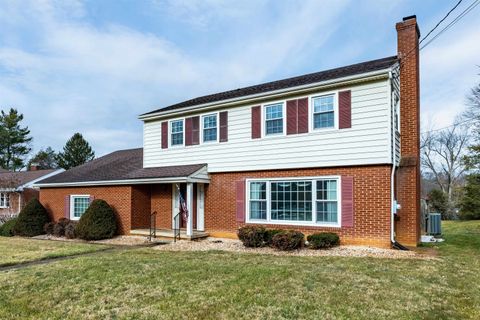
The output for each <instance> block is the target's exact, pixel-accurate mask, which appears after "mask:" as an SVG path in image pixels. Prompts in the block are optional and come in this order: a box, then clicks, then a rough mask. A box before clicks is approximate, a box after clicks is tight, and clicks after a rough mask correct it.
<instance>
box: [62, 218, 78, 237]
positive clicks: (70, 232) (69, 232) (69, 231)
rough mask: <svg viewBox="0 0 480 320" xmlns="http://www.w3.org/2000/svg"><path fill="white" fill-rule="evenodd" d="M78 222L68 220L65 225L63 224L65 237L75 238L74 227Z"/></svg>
mask: <svg viewBox="0 0 480 320" xmlns="http://www.w3.org/2000/svg"><path fill="white" fill-rule="evenodd" d="M77 224H78V222H76V221H70V222H69V223H68V224H67V225H66V226H65V238H67V239H75V238H76V235H77V234H76V231H75V229H76V228H77Z"/></svg>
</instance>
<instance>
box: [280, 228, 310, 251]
mask: <svg viewBox="0 0 480 320" xmlns="http://www.w3.org/2000/svg"><path fill="white" fill-rule="evenodd" d="M304 243H305V236H304V234H303V233H301V232H299V231H293V230H289V231H282V232H279V233H277V234H276V235H274V236H273V238H272V246H273V247H274V248H276V249H278V250H283V251H291V250H297V249H300V248H301V247H303V245H304Z"/></svg>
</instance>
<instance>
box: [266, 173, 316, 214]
mask: <svg viewBox="0 0 480 320" xmlns="http://www.w3.org/2000/svg"><path fill="white" fill-rule="evenodd" d="M270 193H271V196H270V197H271V202H272V203H271V213H272V217H271V219H272V220H289V221H312V202H311V198H312V195H311V193H312V182H311V181H290V182H272V183H271V190H270Z"/></svg>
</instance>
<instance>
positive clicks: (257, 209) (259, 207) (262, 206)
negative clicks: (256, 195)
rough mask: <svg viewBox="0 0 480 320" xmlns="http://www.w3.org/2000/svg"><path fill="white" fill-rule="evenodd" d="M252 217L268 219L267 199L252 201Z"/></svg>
mask: <svg viewBox="0 0 480 320" xmlns="http://www.w3.org/2000/svg"><path fill="white" fill-rule="evenodd" d="M250 219H262V220H266V219H267V202H266V201H256V200H254V201H250Z"/></svg>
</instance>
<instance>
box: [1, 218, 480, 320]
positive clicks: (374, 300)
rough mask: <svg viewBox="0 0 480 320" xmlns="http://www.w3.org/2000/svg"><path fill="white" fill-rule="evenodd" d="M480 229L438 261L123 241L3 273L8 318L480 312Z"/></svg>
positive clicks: (454, 226)
mask: <svg viewBox="0 0 480 320" xmlns="http://www.w3.org/2000/svg"><path fill="white" fill-rule="evenodd" d="M479 230H480V223H479V222H447V223H444V231H445V238H446V240H447V241H446V243H443V244H440V245H438V246H435V248H436V249H435V250H438V256H439V259H438V260H433V261H432V260H394V259H378V258H341V257H290V256H267V255H255V254H234V253H226V252H219V251H212V252H176V253H174V252H163V251H156V250H153V249H151V248H141V249H135V250H123V249H118V250H115V251H110V252H102V253H99V254H98V255H96V256H95V257H92V256H80V257H76V258H74V259H69V260H63V261H57V262H54V263H51V264H48V265H37V266H31V267H27V268H23V269H19V270H15V271H9V272H0V318H8V319H38V318H42V319H43V318H48V319H78V318H82V319H84V318H86V319H231V318H235V319H292V318H302V319H322V318H324V319H385V318H395V319H479V318H480V277H479V275H478V273H479V270H480V268H479V267H480V246H479V245H480V232H479Z"/></svg>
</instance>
